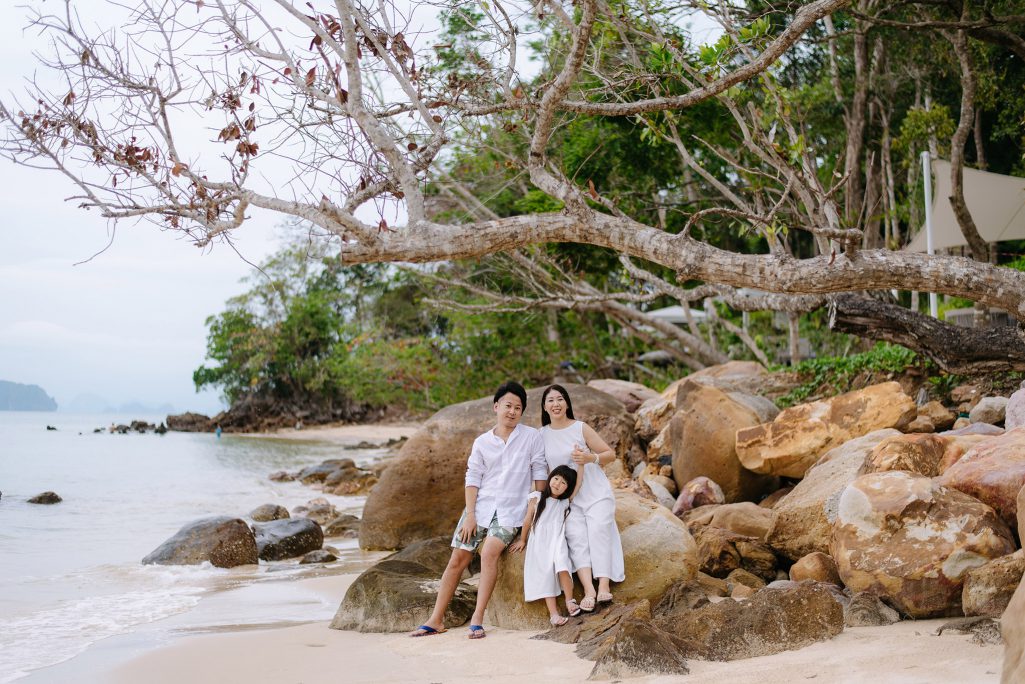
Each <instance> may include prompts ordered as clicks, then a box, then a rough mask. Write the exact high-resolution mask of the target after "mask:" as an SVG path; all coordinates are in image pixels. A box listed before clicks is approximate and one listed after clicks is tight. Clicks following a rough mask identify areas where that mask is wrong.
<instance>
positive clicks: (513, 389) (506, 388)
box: [492, 380, 527, 413]
mask: <svg viewBox="0 0 1025 684" xmlns="http://www.w3.org/2000/svg"><path fill="white" fill-rule="evenodd" d="M507 394H514V395H516V396H517V397H519V398H520V404H522V406H521V408H522V409H523V412H524V413H526V411H527V390H525V389H523V385H521V384H520V383H518V382H515V381H513V380H510V381H509V382H503V383H502V384H501V385H500V386H499V388H498V389H497V390H496V391H495V401H494V402H492V403H495V404H497V403H498V400H499V399H501V398H502V397H504V396H505V395H507Z"/></svg>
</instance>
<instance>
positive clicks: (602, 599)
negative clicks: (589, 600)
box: [597, 591, 612, 603]
mask: <svg viewBox="0 0 1025 684" xmlns="http://www.w3.org/2000/svg"><path fill="white" fill-rule="evenodd" d="M597 599H598V603H612V593H611V592H608V591H599V592H598V597H597Z"/></svg>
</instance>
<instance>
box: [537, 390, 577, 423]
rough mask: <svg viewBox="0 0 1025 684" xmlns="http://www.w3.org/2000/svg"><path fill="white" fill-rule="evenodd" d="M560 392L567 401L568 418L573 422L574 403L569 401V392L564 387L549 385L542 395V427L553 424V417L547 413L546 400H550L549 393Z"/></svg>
mask: <svg viewBox="0 0 1025 684" xmlns="http://www.w3.org/2000/svg"><path fill="white" fill-rule="evenodd" d="M552 391H555V392H558V393H559V394H561V395H562V398H563V399H565V400H566V417H567V418H570V419H572V420H576V418H573V402H571V401H570V400H569V392H567V391H566V388H565V387H563V386H562V385H548V387H545V391H544V392H542V393H541V425H542V426H545V425H548V424H550V423H551V422H552V417H551V416H550V415H548V411H545V399H547V398H548V394H549V392H552Z"/></svg>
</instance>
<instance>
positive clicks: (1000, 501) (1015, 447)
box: [938, 428, 1025, 525]
mask: <svg viewBox="0 0 1025 684" xmlns="http://www.w3.org/2000/svg"><path fill="white" fill-rule="evenodd" d="M938 481H939V483H940V484H942V485H946V486H948V487H953V488H954V489H958V490H960V491H962V492H964V493H965V494H968V495H970V496H974V497H975V498H976V499H978V500H979V501H982V502H983V503H986V504H988V505H990V506H992V507H993V508H994V509H995V510H996V512H997V513H998V514H999V515H1000V517H1001V518H1002V519H1003V520H1004V522H1005V523H1007V524H1008V525H1017V524H1018V519H1017V516H1018V504H1017V497H1018V492H1020V491H1021V488H1022V486H1023V485H1025V428H1016V429H1014V430H1011V431H1009V432H1005V433H1004V434H1002V435H998V436H996V437H991V438H990V439H987V440H985V441H983V442H981V443H979V444H978V445H976V446H975V447H973V448H972V449H971V450H969V451H968V452H967V453H966V454H965V455H964V456H962V457H961V459H960V460H959V461H958V462H957V463H955V464H954V465H952V466H950V467H949V468H947V470H946V471H945V472H944V473H943V475H941V476H940V477H939V480H938Z"/></svg>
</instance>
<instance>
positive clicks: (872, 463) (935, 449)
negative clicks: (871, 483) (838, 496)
mask: <svg viewBox="0 0 1025 684" xmlns="http://www.w3.org/2000/svg"><path fill="white" fill-rule="evenodd" d="M950 439H952V438H950ZM950 439H947V438H943V437H939V436H937V435H931V434H930V435H895V436H893V437H890V438H889V439H884V440H883V441H881V442H879V444H877V445H876V446H875V448H873V449H872V452H871V453H870V454H869V455H868V458H867V459H866V460H865V465H864V466H862V468H861V473H862V474H865V473H878V472H882V471H884V470H907V471H909V472H912V473H918V474H919V475H925V476H927V477H934V476H936V475H938V474H939V466H940V462H941V461H942V460H943V454H944V453H945V452H946V450H947V442H948V441H950Z"/></svg>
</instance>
